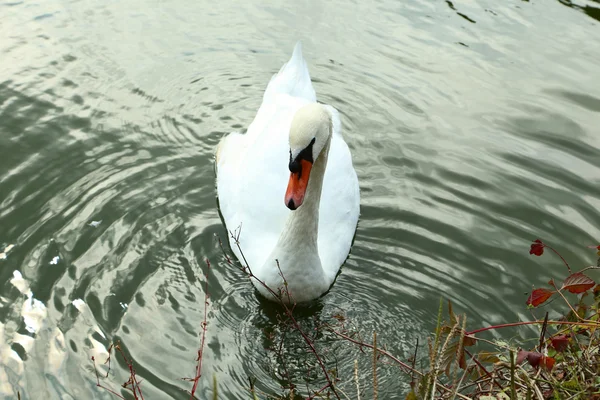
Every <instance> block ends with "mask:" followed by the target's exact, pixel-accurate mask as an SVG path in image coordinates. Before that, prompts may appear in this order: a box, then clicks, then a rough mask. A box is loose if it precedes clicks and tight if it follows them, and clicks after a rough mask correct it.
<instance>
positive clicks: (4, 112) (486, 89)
mask: <svg viewBox="0 0 600 400" xmlns="http://www.w3.org/2000/svg"><path fill="white" fill-rule="evenodd" d="M0 15H1V18H0V251H2V252H4V253H5V259H3V260H0V397H2V398H16V395H17V392H20V394H21V396H22V398H23V399H42V398H46V399H91V398H104V399H111V398H115V397H114V396H113V395H111V394H110V393H108V392H107V391H105V390H102V389H99V388H97V387H96V376H95V374H94V369H93V365H92V361H91V357H92V356H95V357H96V359H97V364H98V366H99V369H100V370H101V371H105V370H106V368H105V367H104V366H102V365H101V364H102V362H103V361H104V359H105V357H106V354H107V353H106V348H107V347H108V346H109V344H110V342H111V341H115V342H116V341H117V340H119V341H120V343H121V346H122V348H123V349H124V350H125V352H126V353H127V354H128V355H130V356H131V358H132V360H133V363H134V365H135V367H136V368H137V371H138V377H139V378H140V379H141V380H143V382H142V389H143V394H144V396H145V398H146V399H165V398H175V399H187V398H189V394H187V393H188V392H189V390H190V389H191V386H192V385H191V383H190V382H188V381H185V380H182V378H185V377H191V376H193V375H194V368H195V365H196V362H195V357H196V353H197V349H198V347H199V343H200V338H199V332H200V331H201V326H202V320H203V316H204V298H205V293H204V292H205V289H204V287H205V286H204V282H205V278H204V276H203V274H204V273H205V271H206V266H205V261H204V260H205V259H209V260H210V261H211V270H210V277H209V285H208V288H209V289H208V291H209V293H210V301H209V303H210V305H209V309H208V310H209V313H208V330H207V336H206V343H207V345H206V348H205V353H204V358H203V377H202V378H201V380H200V383H199V389H198V392H197V395H198V396H199V398H209V396H210V394H211V393H212V386H213V376H214V377H216V381H217V384H218V389H219V398H224V399H242V398H250V395H249V392H248V390H249V381H248V378H249V377H254V378H256V387H257V389H259V390H261V391H264V392H267V393H270V394H275V393H280V392H281V391H282V389H281V385H282V384H284V385H285V384H286V383H285V377H284V375H285V373H284V371H285V370H288V372H289V375H290V376H291V377H292V380H293V381H294V383H296V384H297V385H298V386H299V389H300V392H301V394H304V395H306V384H305V381H304V380H305V379H309V382H308V383H309V386H310V387H311V388H313V389H316V388H318V386H319V385H321V386H322V383H323V380H322V377H321V376H320V375H319V373H318V371H317V370H316V364H315V361H314V359H313V358H312V355H311V354H308V353H307V351H306V348H305V347H304V344H303V342H302V340H301V338H300V337H299V336H298V335H297V332H293V331H290V330H289V329H287V328H286V325H285V324H284V323H282V322H280V321H279V320H278V316H277V315H278V309H277V308H276V307H274V306H273V305H271V304H268V303H265V302H263V301H261V300H260V299H259V298H258V297H257V296H256V294H255V291H254V289H253V287H252V285H251V284H250V282H249V281H248V280H247V279H245V278H244V276H243V274H242V273H241V272H240V271H239V270H238V269H236V268H233V267H231V266H229V265H227V263H226V262H225V257H224V255H223V253H222V252H221V250H220V248H219V245H218V241H217V240H216V237H215V236H216V235H217V236H219V237H221V238H222V239H223V240H225V238H226V235H227V233H226V231H225V229H224V227H223V225H222V223H221V220H220V217H219V213H218V208H217V202H216V193H215V173H214V169H213V168H214V167H213V156H212V154H213V151H214V148H215V146H216V144H217V143H218V141H219V139H220V138H221V137H222V136H223V134H225V133H227V132H230V131H233V130H243V129H245V127H247V126H248V125H249V124H250V122H251V121H252V118H253V117H254V114H255V112H256V110H257V109H258V107H259V105H260V101H261V97H262V92H263V90H264V88H265V87H266V84H267V82H268V81H269V79H270V77H271V75H272V74H273V73H275V72H276V71H278V69H279V68H280V66H281V65H282V64H283V63H284V62H285V61H286V60H287V59H288V58H289V56H290V55H291V52H292V49H293V46H294V44H295V42H296V41H297V40H302V42H303V48H304V56H305V58H306V59H307V62H308V65H309V68H310V71H311V75H312V78H313V80H314V87H315V89H316V91H317V97H318V98H319V100H320V101H323V102H326V103H329V104H332V105H333V106H335V107H336V108H338V109H339V110H340V112H341V115H342V118H343V121H342V122H343V130H344V135H345V138H346V141H347V142H348V144H349V146H350V148H351V151H352V154H353V159H354V165H355V168H356V170H357V173H358V177H359V180H360V187H361V219H360V222H359V226H358V230H357V233H356V239H355V242H354V246H353V249H352V253H351V256H350V258H349V259H348V261H347V263H346V264H345V266H344V268H343V269H342V273H341V275H340V276H339V277H338V279H337V282H336V284H335V286H334V287H333V289H332V290H331V291H330V292H329V293H328V294H327V295H326V296H325V297H323V298H322V299H321V300H320V301H319V302H317V304H315V305H313V306H312V307H311V308H309V309H308V310H303V311H302V312H301V313H300V314H299V316H298V318H299V320H300V323H301V325H302V326H303V327H304V329H306V330H307V331H308V332H312V331H314V328H315V327H316V326H318V324H319V323H322V322H330V321H331V316H332V315H334V314H336V313H343V314H344V315H345V316H346V318H347V319H348V321H349V322H350V323H352V325H353V326H354V327H355V328H356V329H358V330H359V331H360V332H361V333H362V334H363V335H364V337H366V338H367V340H370V337H371V335H372V332H373V331H376V332H377V334H378V342H379V343H380V345H384V344H385V345H386V346H387V348H388V349H389V350H390V351H391V352H393V353H394V354H396V355H398V357H399V358H401V359H404V360H406V359H408V358H409V357H410V355H411V354H412V352H413V349H414V345H415V342H416V340H417V339H420V340H421V343H425V338H426V336H427V334H428V332H431V330H432V328H433V326H434V324H435V320H436V314H437V309H438V305H439V299H440V297H443V298H447V299H450V300H452V302H453V303H454V308H455V310H456V311H458V312H466V313H467V314H468V317H469V326H470V327H472V328H473V329H475V328H477V327H481V326H485V325H487V324H492V323H503V322H512V321H517V320H519V319H526V318H527V319H529V318H532V316H531V313H530V312H529V311H527V309H526V307H525V300H526V297H527V295H526V292H528V291H529V290H530V289H531V287H532V285H537V286H539V285H542V284H544V283H545V282H547V281H548V279H549V278H550V277H555V278H557V279H560V278H561V277H564V276H565V275H564V273H565V271H563V269H564V267H563V266H562V265H561V264H560V262H557V260H556V259H555V258H553V257H551V256H544V257H541V258H537V257H532V256H530V255H529V254H528V250H529V243H530V241H531V240H533V239H535V238H538V237H540V238H542V239H544V240H545V241H547V242H548V243H551V244H554V245H556V247H557V248H558V249H559V250H560V251H561V252H562V253H563V255H564V256H565V257H566V258H567V259H568V260H570V261H571V263H572V265H574V266H577V267H579V266H581V267H583V266H585V265H588V264H590V263H595V259H594V257H595V253H594V252H593V251H589V250H587V249H585V246H586V245H590V244H594V243H597V242H598V240H599V238H600V214H599V213H598V210H599V209H600V45H599V43H600V22H599V20H600V2H599V1H598V0H573V1H570V0H561V1H551V0H546V1H517V0H507V1H503V2H498V1H492V0H487V1H478V2H475V1H472V0H469V1H454V2H450V1H442V0H439V1H438V0H436V1H431V0H418V1H410V2H409V1H402V2H401V1H392V0H380V1H366V2H364V1H363V2H354V1H340V0H335V1H327V2H320V1H299V2H283V1H280V2H258V1H246V2H233V1H224V2H221V3H219V2H197V1H185V0H176V1H171V2H158V1H146V2H142V1H128V2H124V1H114V0H109V1H103V2H92V1H90V0H78V1H77V0H76V1H48V0H41V1H35V2H24V1H16V0H9V1H6V0H0ZM226 251H227V252H228V254H230V250H229V249H228V248H226ZM543 311H544V310H540V311H536V315H543ZM497 334H498V333H497ZM501 334H502V335H506V337H512V336H514V335H515V334H516V331H510V330H508V331H504V332H502V333H501ZM488 337H493V333H490V334H489V335H488ZM281 343H283V350H282V351H279V352H277V351H273V350H272V349H270V348H271V347H274V345H277V344H281ZM315 344H316V346H317V347H318V349H319V350H320V351H322V352H323V354H324V356H325V358H326V362H327V365H328V366H330V367H335V366H336V365H337V366H338V368H339V377H340V378H341V379H342V383H341V384H342V385H347V382H349V381H351V379H352V373H353V362H354V360H355V359H357V360H358V361H359V375H360V379H361V382H362V384H363V385H365V387H366V386H368V385H367V383H368V382H369V380H370V374H371V366H370V361H369V360H370V356H369V354H363V353H361V352H360V350H359V349H358V348H357V347H355V346H353V345H351V344H349V343H345V342H339V341H333V340H332V338H331V337H329V336H328V335H326V334H321V335H319V336H317V337H316V338H315ZM103 368H104V369H103ZM379 375H380V376H379V387H380V398H386V399H392V398H404V396H405V393H406V388H407V382H408V379H407V378H406V377H404V376H403V375H402V374H400V372H399V371H398V369H397V368H395V367H386V366H382V367H381V371H380V372H379ZM127 377H128V371H127V367H126V365H124V363H123V362H121V361H120V359H118V358H115V356H113V363H112V368H111V372H110V375H109V378H107V379H103V380H102V382H103V384H105V385H106V386H108V387H111V388H113V389H115V390H117V391H119V390H120V387H119V385H120V384H121V383H123V382H124V381H126V380H127ZM350 383H351V382H350ZM349 387H353V386H352V384H350V386H349ZM122 393H125V392H124V391H123V392H122ZM261 398H264V396H261Z"/></svg>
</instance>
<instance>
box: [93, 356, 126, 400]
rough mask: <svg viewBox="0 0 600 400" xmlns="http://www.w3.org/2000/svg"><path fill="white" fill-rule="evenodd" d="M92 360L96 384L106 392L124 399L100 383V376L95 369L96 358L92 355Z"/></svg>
mask: <svg viewBox="0 0 600 400" xmlns="http://www.w3.org/2000/svg"><path fill="white" fill-rule="evenodd" d="M92 362H93V363H94V372H95V373H96V386H98V387H99V388H102V389H104V390H106V391H107V392H110V393H112V394H114V395H115V396H117V397H118V398H120V399H123V400H125V397H123V396H121V395H120V394H119V393H117V392H115V391H114V390H112V389H110V388H108V387H106V386H104V385H102V384H101V383H100V376H99V375H98V370H97V369H96V358H95V357H94V356H92Z"/></svg>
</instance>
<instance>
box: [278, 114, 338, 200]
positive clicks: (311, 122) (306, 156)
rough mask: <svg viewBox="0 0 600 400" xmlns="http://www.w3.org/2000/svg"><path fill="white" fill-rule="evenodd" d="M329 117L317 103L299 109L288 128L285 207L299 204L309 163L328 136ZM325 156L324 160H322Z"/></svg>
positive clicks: (308, 173) (319, 152) (302, 196)
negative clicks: (288, 178) (288, 142)
mask: <svg viewBox="0 0 600 400" xmlns="http://www.w3.org/2000/svg"><path fill="white" fill-rule="evenodd" d="M331 129H332V127H331V114H330V113H329V111H327V109H326V108H325V107H323V106H322V105H320V104H318V103H311V104H308V105H305V106H303V107H301V108H300V109H299V110H298V111H296V114H294V117H293V119H292V125H291V127H290V163H289V169H290V180H289V182H288V187H287V190H286V192H285V205H286V206H287V207H288V208H289V209H290V210H295V209H297V208H298V207H300V206H301V205H302V202H303V201H304V196H305V195H306V189H307V187H308V180H309V178H310V172H311V169H312V166H313V164H314V163H315V162H316V161H317V159H318V158H319V156H321V157H323V155H322V153H324V152H323V149H324V148H325V146H326V145H327V143H328V142H329V139H330V137H331ZM326 156H327V155H325V156H324V157H326Z"/></svg>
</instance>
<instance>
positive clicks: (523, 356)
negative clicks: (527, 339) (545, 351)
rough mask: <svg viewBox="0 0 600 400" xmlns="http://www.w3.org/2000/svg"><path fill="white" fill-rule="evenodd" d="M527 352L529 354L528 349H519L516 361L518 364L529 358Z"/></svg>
mask: <svg viewBox="0 0 600 400" xmlns="http://www.w3.org/2000/svg"><path fill="white" fill-rule="evenodd" d="M527 354H529V352H528V351H526V350H519V352H518V353H517V359H516V360H515V362H516V363H517V364H521V363H522V362H523V361H525V359H526V358H527Z"/></svg>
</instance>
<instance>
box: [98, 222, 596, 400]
mask: <svg viewBox="0 0 600 400" xmlns="http://www.w3.org/2000/svg"><path fill="white" fill-rule="evenodd" d="M231 235H232V238H234V239H236V233H235V232H231ZM238 235H239V233H238ZM218 242H219V246H220V248H221V250H222V252H223V255H224V258H225V261H226V263H227V264H228V265H230V266H234V267H237V268H239V269H240V270H241V271H242V272H243V273H244V274H245V275H246V276H247V278H248V279H255V280H256V281H258V282H259V284H261V285H263V287H265V288H266V289H267V290H268V291H269V292H270V294H271V295H272V296H273V297H274V298H275V299H276V301H277V302H278V303H279V307H280V316H279V317H278V318H279V322H280V324H282V326H284V327H285V329H287V331H288V332H290V331H293V332H296V333H297V334H299V335H300V337H301V340H302V342H303V344H304V346H305V350H306V353H307V354H308V355H309V356H310V357H312V361H313V362H314V365H316V367H315V368H314V370H313V371H312V372H311V374H312V375H315V374H318V376H319V380H318V381H319V382H323V383H324V384H323V385H321V384H318V385H317V384H315V383H314V382H315V379H309V378H308V377H307V378H306V382H292V379H291V378H290V376H289V373H288V371H287V369H286V366H285V362H283V368H282V369H283V374H280V375H283V376H280V377H278V378H282V379H279V381H280V382H282V383H281V392H280V393H279V394H273V393H270V394H267V393H263V392H261V391H260V390H259V389H257V388H256V385H255V384H256V381H255V380H254V378H252V377H248V387H247V390H248V396H247V399H249V400H276V399H293V400H296V399H307V400H312V399H336V400H361V399H363V400H367V399H373V400H377V399H379V398H381V399H382V400H383V399H385V396H383V395H380V393H379V390H380V389H379V387H380V385H379V380H378V369H379V368H381V367H382V366H383V365H388V366H395V367H397V371H398V372H397V374H398V378H402V377H404V378H405V379H407V380H410V386H409V387H408V388H407V392H408V393H403V394H398V396H395V397H394V398H404V399H406V400H421V399H423V400H425V399H428V400H429V399H431V400H437V399H440V400H442V399H444V400H446V399H448V400H453V399H463V400H468V399H480V400H504V399H507V400H508V399H510V400H520V399H526V400H529V399H532V400H546V399H573V400H579V399H581V400H584V399H586V400H588V399H590V400H600V317H599V311H600V310H599V304H600V284H597V282H598V279H596V280H594V279H592V278H591V277H590V276H588V274H590V273H595V274H596V275H597V274H598V271H596V270H599V269H600V245H599V246H589V248H592V249H594V250H595V251H597V254H598V256H599V258H598V262H597V265H595V266H588V267H585V268H583V269H581V270H579V271H577V272H573V271H572V269H571V266H570V265H569V263H568V262H567V261H566V260H565V259H564V258H563V257H562V255H561V254H560V253H559V252H558V251H557V250H555V249H554V248H553V247H551V246H550V245H548V244H546V243H544V242H542V241H541V240H539V239H537V240H535V241H533V243H532V244H531V247H530V251H529V254H530V255H534V256H538V257H539V256H542V255H543V254H544V252H545V251H548V252H550V253H553V255H555V256H556V257H558V258H559V259H560V262H562V263H563V264H564V266H565V267H566V270H567V276H566V278H565V279H564V281H562V283H559V281H555V280H554V278H551V279H550V280H549V282H548V283H547V285H546V287H540V288H534V289H533V290H532V291H531V292H530V294H529V297H528V298H527V302H526V303H527V307H528V308H531V309H533V308H536V307H538V306H541V305H542V304H544V303H546V302H547V301H548V300H549V299H551V298H554V299H557V300H558V299H559V300H560V301H558V302H555V303H553V304H552V306H553V308H552V313H553V314H556V313H559V314H560V315H562V316H561V317H559V318H552V319H550V318H549V312H548V311H547V312H546V313H545V317H544V318H542V319H540V318H536V317H535V316H533V314H532V319H531V320H528V321H516V322H508V323H505V324H499V325H493V326H487V327H479V328H475V329H471V327H468V324H467V316H466V315H465V314H455V312H454V310H453V308H452V304H451V303H450V301H448V302H447V305H445V302H444V301H443V300H440V306H439V310H438V316H437V323H436V326H435V330H434V332H432V333H431V334H429V335H428V336H427V343H425V344H420V343H419V342H418V340H417V341H416V344H415V348H414V354H413V355H412V356H411V357H410V358H409V359H408V360H406V361H402V360H401V359H400V358H399V357H397V356H396V355H394V354H392V353H391V352H389V351H388V350H387V349H386V347H385V345H384V342H385V338H379V337H378V336H377V332H373V333H372V337H369V338H365V337H361V336H360V333H359V331H358V329H356V328H355V327H350V325H351V324H350V323H349V321H347V319H346V317H345V316H344V315H342V314H341V313H339V314H336V315H332V316H331V318H330V319H331V321H330V322H326V323H324V324H320V325H318V327H317V328H316V329H315V331H314V332H312V331H311V332H307V331H305V330H303V328H302V327H301V325H300V323H299V322H298V321H297V319H296V318H295V313H294V310H295V309H296V303H295V302H294V300H293V293H290V292H289V291H288V290H287V282H286V281H285V277H284V276H283V274H281V276H282V279H283V282H284V284H283V286H282V287H281V288H279V289H278V290H277V291H274V290H272V289H271V288H269V287H267V286H266V285H265V284H264V283H263V282H261V281H260V280H258V279H257V278H256V277H255V276H254V275H253V273H252V270H251V267H250V266H248V265H247V262H246V260H245V258H244V257H243V258H244V264H245V265H240V264H238V263H236V262H235V261H234V260H232V258H231V257H230V256H229V255H228V253H227V252H226V250H225V248H224V247H223V243H222V241H221V240H220V239H218ZM235 242H236V244H237V247H238V249H239V250H240V252H241V253H242V256H243V252H242V251H241V248H240V246H239V242H238V241H237V240H236V241H235ZM210 268H211V264H210V261H209V260H206V269H205V272H204V285H205V303H204V320H203V321H202V323H201V329H200V333H199V336H200V345H199V348H198V350H197V356H196V367H195V376H194V377H193V378H183V379H184V380H187V381H189V382H190V384H191V388H190V391H189V392H188V394H189V398H190V399H197V398H200V397H198V396H199V394H198V393H196V392H197V388H198V382H199V380H200V379H201V378H202V377H203V376H204V375H205V372H206V371H203V370H202V358H203V354H204V349H205V337H206V331H207V329H208V326H209V323H208V321H207V310H208V308H209V307H210V304H209V298H210V296H209V273H210ZM280 273H281V271H280ZM524 287H525V283H524ZM526 325H531V326H533V327H535V329H537V330H538V332H539V333H538V334H537V335H536V336H535V337H529V338H527V339H520V340H517V339H515V338H511V339H510V340H509V339H505V340H502V339H497V338H494V337H493V336H492V335H490V334H489V333H490V331H499V335H496V337H498V336H500V337H502V330H503V329H504V328H509V327H519V326H526ZM528 332H529V331H528ZM323 335H328V337H330V338H331V339H333V340H339V341H343V342H345V345H348V346H357V347H358V348H359V349H360V351H361V353H362V354H361V355H360V357H359V358H357V359H356V360H354V365H353V366H350V367H351V369H352V370H353V371H354V373H353V374H352V375H351V376H339V375H338V374H339V371H338V365H337V361H336V362H335V363H332V362H331V361H330V360H328V359H326V357H325V355H324V353H323V350H321V349H320V346H317V344H316V340H315V339H316V337H317V336H319V337H322V336H323ZM284 338H285V335H283V336H282V337H281V343H279V346H274V347H273V348H272V349H269V350H272V351H274V352H275V353H276V356H277V357H278V359H279V357H281V356H282V354H281V352H282V348H283V340H284ZM277 352H279V353H277ZM108 353H109V357H108V359H107V360H105V361H104V360H96V359H94V357H92V359H91V361H92V363H93V365H94V371H95V373H96V383H97V384H96V386H98V387H100V388H102V389H103V390H106V391H108V392H110V393H111V394H112V395H113V396H114V397H116V398H120V399H135V400H138V399H139V400H144V394H143V380H141V379H139V377H138V376H137V373H136V369H135V366H134V365H133V362H132V361H131V359H130V357H129V356H128V354H127V353H126V351H124V349H123V348H122V346H121V345H120V343H119V342H117V343H113V344H111V346H110V347H109V349H108ZM114 356H118V357H120V360H119V361H122V362H120V364H121V365H122V366H126V367H127V368H128V369H129V379H128V381H126V382H124V383H123V384H121V387H120V389H114V388H111V386H110V384H109V383H107V381H108V382H109V381H110V367H111V357H114ZM417 360H424V361H425V362H424V364H426V365H419V366H418V365H417V364H423V362H419V363H418V362H417ZM359 362H360V363H369V364H370V368H371V370H372V373H371V376H370V379H369V381H368V382H365V379H364V377H363V379H362V382H361V379H359V373H358V370H359V368H358V365H359ZM97 363H104V364H106V365H107V366H108V371H107V372H106V374H102V375H100V374H99V372H98V370H97V369H96V365H97ZM345 367H348V366H345ZM345 369H348V368H345ZM206 375H208V376H205V378H204V379H206V378H209V377H210V374H206ZM212 380H213V381H212V392H211V393H210V395H209V396H208V397H207V398H210V399H218V398H219V395H218V391H217V388H218V385H217V378H216V376H214V375H213V376H212ZM283 382H285V384H284V383H283ZM297 385H303V386H302V389H301V390H300V387H299V386H297ZM300 393H303V394H304V396H301V395H300Z"/></svg>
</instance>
